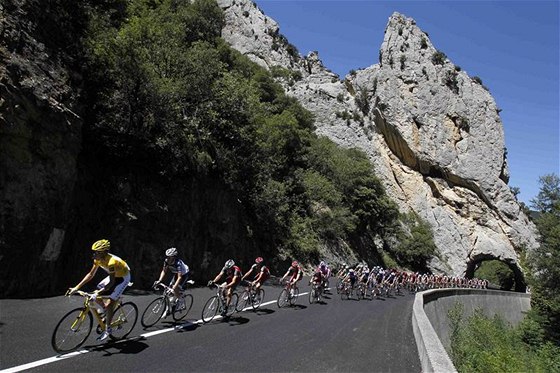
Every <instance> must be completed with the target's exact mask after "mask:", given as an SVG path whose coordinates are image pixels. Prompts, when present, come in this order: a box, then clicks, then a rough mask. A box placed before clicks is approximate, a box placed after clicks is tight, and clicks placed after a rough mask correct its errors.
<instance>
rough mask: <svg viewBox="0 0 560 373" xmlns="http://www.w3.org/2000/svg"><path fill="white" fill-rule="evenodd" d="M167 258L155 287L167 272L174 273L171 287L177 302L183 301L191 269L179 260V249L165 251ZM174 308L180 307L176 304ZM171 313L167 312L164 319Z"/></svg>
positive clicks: (170, 283) (171, 248) (172, 248)
mask: <svg viewBox="0 0 560 373" xmlns="http://www.w3.org/2000/svg"><path fill="white" fill-rule="evenodd" d="M165 257H166V258H165V260H164V261H163V268H162V270H161V273H160V275H159V278H158V279H157V280H156V281H155V282H154V285H153V287H154V288H155V287H156V286H157V284H159V283H161V281H162V280H163V277H164V276H165V273H166V272H167V271H169V272H171V273H173V277H172V278H171V281H170V282H169V286H170V287H171V288H172V289H173V294H174V295H175V301H178V300H179V299H181V291H182V290H183V287H184V286H185V283H186V282H187V281H188V280H189V274H190V272H189V267H188V266H187V265H186V264H185V262H183V261H182V260H181V259H179V258H178V252H177V249H176V248H174V247H170V248H169V249H167V250H166V251H165ZM173 306H180V305H178V304H174V305H173ZM170 312H171V310H167V312H166V314H165V315H164V317H166V316H168V315H169V313H170Z"/></svg>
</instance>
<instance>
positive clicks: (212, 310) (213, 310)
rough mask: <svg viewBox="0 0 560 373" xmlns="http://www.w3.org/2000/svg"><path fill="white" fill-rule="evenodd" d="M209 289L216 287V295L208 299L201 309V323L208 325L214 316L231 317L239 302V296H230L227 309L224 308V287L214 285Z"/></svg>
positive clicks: (225, 302) (225, 301)
mask: <svg viewBox="0 0 560 373" xmlns="http://www.w3.org/2000/svg"><path fill="white" fill-rule="evenodd" d="M209 287H210V288H212V287H216V289H217V290H216V295H214V296H212V297H210V299H208V300H207V301H206V304H205V305H204V308H202V322H203V323H205V324H206V323H209V322H210V321H212V320H213V319H214V317H216V315H217V314H218V313H219V314H222V315H224V316H226V317H230V316H231V315H233V313H234V312H235V310H236V308H237V302H238V301H239V295H237V293H232V294H231V302H230V303H229V307H228V306H226V304H227V300H226V297H225V294H224V287H223V286H219V285H216V284H211V285H209Z"/></svg>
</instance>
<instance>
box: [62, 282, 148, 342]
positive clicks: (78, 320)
mask: <svg viewBox="0 0 560 373" xmlns="http://www.w3.org/2000/svg"><path fill="white" fill-rule="evenodd" d="M74 295H79V296H82V297H83V298H84V305H83V306H82V307H78V308H75V309H73V310H72V311H70V312H68V313H67V314H66V315H64V316H63V317H62V319H60V321H59V322H58V324H56V327H55V328H54V332H53V334H52V338H51V344H52V347H53V348H54V350H55V351H56V352H59V353H62V352H68V351H72V350H75V349H76V348H78V347H80V346H81V345H82V344H83V343H84V342H85V341H86V339H87V338H88V337H89V335H90V334H91V330H92V329H93V319H94V318H95V320H96V321H97V324H98V327H97V333H98V334H101V332H102V331H104V330H105V329H106V328H107V325H106V324H105V314H104V312H100V311H99V310H98V307H100V306H99V305H98V304H97V302H96V301H95V298H97V299H102V300H105V299H109V296H97V294H95V293H86V292H84V291H81V290H78V291H77V292H76V293H75V294H74ZM114 307H115V311H114V313H113V320H112V321H111V328H112V330H113V332H112V334H110V335H109V337H110V338H111V339H113V340H120V339H124V338H126V336H128V334H130V332H131V331H132V330H133V329H134V326H135V325H136V321H137V319H138V307H137V306H136V304H134V303H132V302H126V303H122V297H121V298H119V299H118V303H117V304H116V305H115V306H114Z"/></svg>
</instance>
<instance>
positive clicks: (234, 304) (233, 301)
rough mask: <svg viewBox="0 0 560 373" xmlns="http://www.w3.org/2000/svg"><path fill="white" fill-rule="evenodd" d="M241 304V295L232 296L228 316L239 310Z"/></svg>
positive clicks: (234, 294)
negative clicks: (238, 306) (238, 305)
mask: <svg viewBox="0 0 560 373" xmlns="http://www.w3.org/2000/svg"><path fill="white" fill-rule="evenodd" d="M238 303H239V295H237V293H233V294H231V302H229V306H228V308H227V310H226V316H227V317H230V316H231V315H233V314H234V312H235V310H236V309H237V304H238Z"/></svg>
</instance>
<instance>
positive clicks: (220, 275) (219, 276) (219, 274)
mask: <svg viewBox="0 0 560 373" xmlns="http://www.w3.org/2000/svg"><path fill="white" fill-rule="evenodd" d="M222 274H223V272H220V273H218V275H217V276H216V277H215V278H214V280H212V282H214V283H216V282H218V281H220V278H221V277H222Z"/></svg>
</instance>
